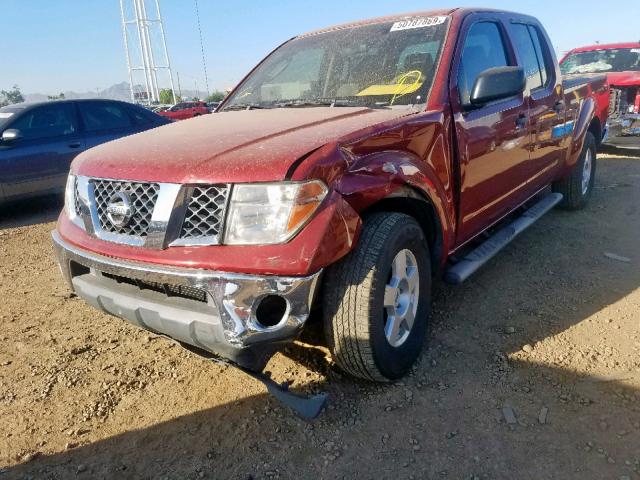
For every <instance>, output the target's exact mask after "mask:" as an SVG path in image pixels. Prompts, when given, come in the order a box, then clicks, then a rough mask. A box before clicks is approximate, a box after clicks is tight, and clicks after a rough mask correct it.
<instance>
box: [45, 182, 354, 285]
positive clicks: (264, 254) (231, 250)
mask: <svg viewBox="0 0 640 480" xmlns="http://www.w3.org/2000/svg"><path fill="white" fill-rule="evenodd" d="M360 224H361V220H360V217H359V216H358V215H357V213H356V212H355V211H354V210H353V209H352V208H351V207H350V206H349V204H348V203H346V202H345V200H344V199H343V198H342V197H341V196H340V195H339V194H337V193H335V192H333V193H332V194H331V195H330V196H329V198H327V199H325V202H324V203H323V206H322V207H321V208H320V210H319V212H318V213H317V214H316V215H315V216H314V217H313V219H312V220H311V222H310V223H309V224H308V225H307V226H306V227H305V228H304V229H303V230H302V231H301V232H300V234H299V235H297V236H296V237H295V238H294V239H293V240H291V241H290V242H289V243H286V244H284V245H262V246H255V245H248V246H245V245H242V246H238V245H217V246H199V247H169V248H167V249H166V250H150V249H144V248H138V247H130V246H127V245H122V244H116V243H110V242H105V241H103V240H99V239H97V238H93V237H91V236H89V235H87V233H86V232H85V231H84V230H82V229H81V228H78V227H77V226H76V225H75V224H74V223H73V222H71V221H70V220H69V219H68V218H67V217H66V216H65V215H64V213H62V214H61V215H60V218H59V219H58V225H57V229H58V232H59V233H60V235H61V236H62V237H63V238H64V239H65V240H67V241H68V242H70V243H72V244H73V245H75V246H76V247H79V248H81V249H83V250H87V251H89V252H94V253H98V254H102V255H107V256H110V257H117V258H126V259H128V260H133V261H138V262H148V263H155V264H162V265H167V266H175V267H187V268H199V269H206V270H216V271H225V272H236V273H249V274H250V273H257V274H266V275H291V276H298V275H307V274H311V273H315V272H317V271H318V270H319V269H320V268H322V267H326V266H327V265H329V264H331V263H333V262H334V261H335V260H336V259H338V258H341V257H343V256H344V255H346V254H347V253H348V252H349V251H350V250H351V248H352V247H353V245H354V243H355V242H356V240H357V237H358V232H359V228H360Z"/></svg>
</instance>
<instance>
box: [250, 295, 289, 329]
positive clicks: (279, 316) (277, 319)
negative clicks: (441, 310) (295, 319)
mask: <svg viewBox="0 0 640 480" xmlns="http://www.w3.org/2000/svg"><path fill="white" fill-rule="evenodd" d="M287 306H288V305H287V301H286V300H285V299H284V297H281V296H280V295H267V296H266V297H264V298H263V299H262V300H260V303H258V308H256V321H257V322H258V325H259V326H261V327H263V328H273V327H275V326H277V325H279V324H280V323H281V322H282V321H283V320H284V319H285V317H286V315H287Z"/></svg>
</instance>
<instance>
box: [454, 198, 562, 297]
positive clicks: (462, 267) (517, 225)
mask: <svg viewBox="0 0 640 480" xmlns="http://www.w3.org/2000/svg"><path fill="white" fill-rule="evenodd" d="M561 201H562V194H561V193H551V194H549V195H547V196H545V197H544V198H542V199H541V200H540V201H539V202H538V203H536V204H535V205H533V206H532V207H531V208H529V209H527V210H526V211H525V212H524V213H523V214H522V215H521V216H520V217H518V218H516V219H515V220H514V221H513V222H511V223H510V224H509V225H507V226H506V227H503V228H501V229H500V230H498V231H497V232H496V233H494V234H493V235H491V237H489V238H488V239H487V240H486V241H485V242H484V243H482V244H481V245H480V246H478V247H477V248H475V249H474V250H472V251H471V252H469V253H468V254H466V255H465V256H464V257H463V258H462V259H461V260H460V261H459V262H457V263H456V264H455V265H452V266H451V267H449V268H448V269H447V270H446V272H445V274H444V281H445V282H447V283H449V284H451V285H458V284H460V283H462V282H464V281H465V280H466V279H467V278H469V277H470V276H471V275H473V274H474V273H475V272H476V271H477V270H478V269H479V268H480V267H482V266H483V265H484V264H485V263H487V262H488V261H489V260H491V259H492V258H493V257H494V256H495V254H496V253H498V252H499V251H500V250H502V249H503V248H504V247H506V246H507V245H508V244H509V243H511V241H512V240H513V239H514V238H516V237H517V236H518V235H519V234H521V233H522V232H524V231H525V230H526V229H527V228H528V227H530V226H531V225H533V224H534V223H535V222H536V221H537V220H539V219H540V218H541V217H542V216H543V215H544V214H545V213H547V212H548V211H549V210H551V209H552V208H553V207H555V206H556V205H557V204H558V203H560V202H561Z"/></svg>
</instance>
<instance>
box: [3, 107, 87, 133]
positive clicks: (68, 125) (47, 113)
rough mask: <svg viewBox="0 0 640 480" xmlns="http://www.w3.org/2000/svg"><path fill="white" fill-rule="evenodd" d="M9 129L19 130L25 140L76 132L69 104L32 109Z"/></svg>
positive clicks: (72, 112)
mask: <svg viewBox="0 0 640 480" xmlns="http://www.w3.org/2000/svg"><path fill="white" fill-rule="evenodd" d="M11 128H15V129H18V130H20V132H21V133H22V136H23V138H26V139H40V138H52V137H64V136H68V135H73V134H74V133H76V132H77V131H78V126H77V124H76V118H75V113H74V111H73V105H72V104H70V103H59V104H52V105H45V106H42V107H37V108H33V109H31V110H29V111H28V112H27V113H25V114H24V115H22V116H21V117H19V118H18V119H16V120H15V121H14V122H13V123H12V124H11Z"/></svg>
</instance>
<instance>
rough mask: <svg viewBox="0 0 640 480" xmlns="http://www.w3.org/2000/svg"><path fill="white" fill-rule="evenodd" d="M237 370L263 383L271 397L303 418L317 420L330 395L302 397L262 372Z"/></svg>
mask: <svg viewBox="0 0 640 480" xmlns="http://www.w3.org/2000/svg"><path fill="white" fill-rule="evenodd" d="M237 368H239V369H240V370H242V371H243V372H244V373H246V374H247V375H249V376H251V377H253V378H255V379H256V380H259V381H260V382H262V383H263V384H264V386H265V387H267V390H268V391H269V393H270V394H271V395H273V396H274V397H275V398H277V399H278V400H280V401H281V402H282V403H284V404H285V405H286V406H287V407H289V408H290V409H291V410H293V411H294V412H296V413H297V414H298V415H300V416H301V417H303V418H307V419H314V418H316V417H317V416H318V415H320V412H322V409H323V408H324V406H325V405H326V404H327V399H328V398H329V394H327V393H318V394H316V395H310V396H307V395H301V394H299V393H294V392H292V391H290V390H289V387H288V386H286V385H280V384H279V383H277V382H274V381H273V380H271V379H270V378H269V377H267V376H266V375H265V374H264V373H262V372H254V371H251V370H248V369H246V368H242V367H237Z"/></svg>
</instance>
